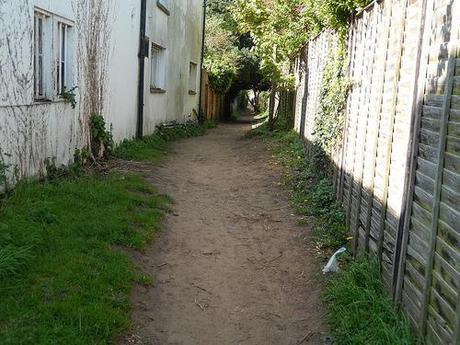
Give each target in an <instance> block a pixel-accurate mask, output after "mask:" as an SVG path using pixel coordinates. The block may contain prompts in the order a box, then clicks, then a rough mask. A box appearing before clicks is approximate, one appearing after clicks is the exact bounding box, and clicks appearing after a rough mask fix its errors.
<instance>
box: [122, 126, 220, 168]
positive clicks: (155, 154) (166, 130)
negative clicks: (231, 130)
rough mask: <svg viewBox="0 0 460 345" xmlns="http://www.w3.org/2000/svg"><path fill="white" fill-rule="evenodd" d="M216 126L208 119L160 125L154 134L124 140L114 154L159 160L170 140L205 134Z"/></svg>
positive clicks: (138, 159)
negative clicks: (166, 125) (199, 122)
mask: <svg viewBox="0 0 460 345" xmlns="http://www.w3.org/2000/svg"><path fill="white" fill-rule="evenodd" d="M215 126H216V124H215V123H214V122H210V121H207V122H205V123H204V124H203V125H199V124H197V123H194V122H191V123H187V124H177V125H174V126H170V127H160V128H159V129H158V131H157V132H156V133H155V134H153V135H149V136H146V137H144V138H142V139H135V140H125V141H123V142H122V143H121V144H120V145H119V146H118V147H116V148H115V151H114V155H115V157H117V158H121V159H125V160H132V161H141V162H142V161H149V162H157V161H159V160H161V159H162V158H164V157H165V156H166V154H167V153H168V147H169V145H168V144H169V142H171V141H175V140H179V139H185V138H191V137H196V136H201V135H204V134H206V132H207V131H208V129H210V128H214V127H215Z"/></svg>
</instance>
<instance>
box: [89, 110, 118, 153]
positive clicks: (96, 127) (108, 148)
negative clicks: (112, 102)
mask: <svg viewBox="0 0 460 345" xmlns="http://www.w3.org/2000/svg"><path fill="white" fill-rule="evenodd" d="M89 127H90V132H91V151H92V153H93V155H94V157H95V158H101V157H107V156H108V155H109V154H110V153H111V152H112V151H113V136H112V130H111V129H110V130H107V128H106V127H107V126H106V123H105V119H104V117H103V116H102V115H99V114H95V113H93V114H91V117H90V119H89Z"/></svg>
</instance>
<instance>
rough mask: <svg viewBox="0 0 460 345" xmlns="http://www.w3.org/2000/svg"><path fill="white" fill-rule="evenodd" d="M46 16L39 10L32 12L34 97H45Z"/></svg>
mask: <svg viewBox="0 0 460 345" xmlns="http://www.w3.org/2000/svg"><path fill="white" fill-rule="evenodd" d="M47 21H48V17H47V16H46V15H45V14H43V13H40V12H35V13H34V98H35V99H36V100H41V99H45V98H46V96H47V95H46V79H45V55H44V52H45V38H46V37H48V35H45V34H46V30H47Z"/></svg>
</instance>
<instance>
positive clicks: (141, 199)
mask: <svg viewBox="0 0 460 345" xmlns="http://www.w3.org/2000/svg"><path fill="white" fill-rule="evenodd" d="M168 205H169V201H168V198H166V197H164V196H160V195H158V194H156V193H155V191H154V190H152V188H151V187H150V186H149V185H148V184H147V183H146V182H145V181H144V180H143V179H142V178H140V177H138V176H132V175H121V174H116V173H110V174H108V175H104V176H101V175H91V174H89V175H86V176H82V177H74V178H65V179H56V180H52V181H48V182H44V183H22V184H20V185H18V186H17V188H16V189H15V190H14V191H13V192H12V194H11V195H10V196H9V197H8V198H6V199H5V200H4V201H3V202H2V205H1V210H0V343H1V344H5V345H6V344H11V345H13V344H15V345H16V344H34V345H37V344H108V343H111V342H112V341H113V340H114V339H115V338H116V337H117V336H119V335H120V334H121V333H122V332H123V331H124V330H126V329H127V328H128V327H129V326H130V323H129V310H130V304H129V294H130V291H131V289H132V287H133V286H134V284H136V283H147V282H150V279H149V277H146V276H145V275H141V274H140V272H138V271H137V270H136V269H135V267H134V264H133V263H132V261H131V260H130V259H129V258H128V256H127V255H126V254H125V253H124V252H123V250H122V247H132V248H136V249H142V248H145V246H146V245H147V244H148V243H149V242H150V241H151V239H152V237H153V236H154V234H155V233H156V232H157V231H158V230H159V229H160V224H161V221H162V219H163V217H164V214H165V212H166V211H167V209H168Z"/></svg>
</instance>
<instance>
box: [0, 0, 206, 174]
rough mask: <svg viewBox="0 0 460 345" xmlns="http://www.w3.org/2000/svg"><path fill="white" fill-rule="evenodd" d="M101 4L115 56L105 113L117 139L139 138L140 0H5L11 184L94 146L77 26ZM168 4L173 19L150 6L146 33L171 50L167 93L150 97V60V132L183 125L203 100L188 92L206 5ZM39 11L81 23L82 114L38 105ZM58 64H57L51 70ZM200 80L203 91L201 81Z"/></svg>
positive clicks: (2, 95)
mask: <svg viewBox="0 0 460 345" xmlns="http://www.w3.org/2000/svg"><path fill="white" fill-rule="evenodd" d="M94 1H97V2H96V3H98V4H99V3H103V4H104V6H108V8H109V9H110V10H109V19H108V21H107V28H108V34H107V40H106V41H105V42H103V43H101V47H99V49H105V50H108V53H109V54H108V56H107V61H106V65H104V66H103V68H102V72H101V76H102V77H101V78H99V79H104V80H105V81H104V83H102V82H101V85H103V86H104V87H103V92H102V95H101V97H100V98H101V100H102V101H101V103H102V106H101V107H100V108H101V113H102V115H103V116H104V117H105V119H106V122H107V124H108V126H111V128H112V132H113V136H114V139H115V142H117V143H118V142H120V141H122V140H123V139H126V138H128V139H131V138H133V137H134V136H135V135H136V127H137V86H138V68H139V64H138V52H139V27H140V2H141V1H140V0H102V2H101V1H99V0H1V1H0V162H2V163H4V164H6V165H7V166H9V169H8V175H9V177H10V178H11V179H13V177H14V180H17V179H20V178H23V177H25V176H35V175H39V174H42V173H45V170H46V161H48V160H49V161H50V162H51V163H54V164H56V165H57V166H60V165H67V164H69V163H71V162H72V161H73V159H74V154H75V151H76V149H81V148H83V147H84V146H85V145H86V143H87V139H86V138H87V136H88V130H87V128H85V127H86V123H87V121H86V120H87V117H88V116H89V114H87V112H88V110H87V109H88V101H87V98H88V92H86V93H85V91H87V90H88V88H87V87H86V85H87V84H88V83H87V81H85V79H84V78H83V77H82V72H81V70H82V66H84V64H85V63H86V61H85V59H84V58H82V57H81V55H82V54H81V53H80V50H79V49H78V42H82V39H83V38H82V36H83V34H81V31H82V30H80V29H79V25H78V23H75V22H77V21H78V22H79V20H78V18H81V17H82V16H83V17H86V16H87V12H88V11H86V10H85V11H83V13H82V12H81V11H80V12H79V11H78V5H81V4H85V6H87V7H86V8H93V7H94V3H93V2H94ZM169 3H170V5H169V6H170V15H169V16H167V15H166V14H165V13H164V12H163V11H162V10H160V9H159V8H158V7H157V3H156V0H150V1H149V2H148V10H147V36H149V37H150V38H151V42H156V43H158V44H161V45H164V46H165V47H166V48H167V54H168V55H167V65H166V67H167V70H166V93H164V94H151V93H150V87H149V86H150V63H149V60H148V59H146V71H145V81H146V82H145V91H146V98H145V107H144V118H145V120H144V134H151V133H153V132H154V131H155V129H156V126H157V125H158V124H160V123H164V122H171V121H178V122H183V121H185V120H186V119H188V118H189V117H190V115H191V114H192V113H193V110H198V95H189V93H188V76H189V63H190V61H193V62H195V63H196V64H197V65H198V66H199V65H200V52H201V23H202V1H201V0H189V1H184V0H177V1H172V0H170V1H169ZM34 8H39V9H42V10H44V11H46V12H49V13H50V14H53V15H58V16H60V17H62V18H65V19H66V20H69V21H71V22H74V23H75V24H76V25H75V27H74V42H73V43H74V52H73V54H72V60H73V61H74V66H73V76H74V81H73V84H74V85H75V86H78V89H77V91H76V93H77V106H76V109H72V107H71V106H70V104H68V103H65V102H63V101H62V100H60V99H59V98H58V97H56V96H53V97H52V100H51V102H46V103H43V102H42V103H38V102H35V101H34V85H33V84H34V76H33V21H34V20H33V18H34V17H33V15H34ZM80 8H81V7H80ZM79 13H80V17H79ZM83 56H85V55H84V54H83ZM55 63H56V61H54V60H53V63H52V66H50V67H49V69H50V70H52V69H54V66H55ZM53 73H55V72H53ZM52 79H55V78H54V77H53V78H52ZM197 79H198V78H197ZM196 82H197V90H198V89H199V88H198V83H199V80H197V81H196ZM101 88H102V87H101Z"/></svg>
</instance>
